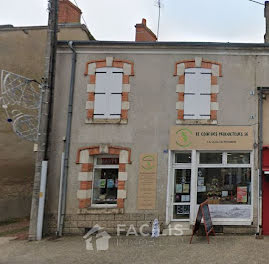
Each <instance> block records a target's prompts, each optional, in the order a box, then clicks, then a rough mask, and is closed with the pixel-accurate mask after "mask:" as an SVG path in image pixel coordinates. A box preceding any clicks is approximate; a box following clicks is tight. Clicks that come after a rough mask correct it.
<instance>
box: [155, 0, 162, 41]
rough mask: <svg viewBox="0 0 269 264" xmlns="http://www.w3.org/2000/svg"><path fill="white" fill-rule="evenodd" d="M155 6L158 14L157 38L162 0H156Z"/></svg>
mask: <svg viewBox="0 0 269 264" xmlns="http://www.w3.org/2000/svg"><path fill="white" fill-rule="evenodd" d="M155 6H157V7H158V9H159V15H158V29H157V40H158V39H159V30H160V20H161V8H162V7H163V4H162V0H156V2H155Z"/></svg>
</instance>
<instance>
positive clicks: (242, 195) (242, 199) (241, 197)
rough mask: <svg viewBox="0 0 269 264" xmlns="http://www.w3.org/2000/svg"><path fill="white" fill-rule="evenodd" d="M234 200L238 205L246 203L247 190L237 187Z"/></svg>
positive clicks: (243, 187)
mask: <svg viewBox="0 0 269 264" xmlns="http://www.w3.org/2000/svg"><path fill="white" fill-rule="evenodd" d="M236 198H237V202H238V203H246V202H247V200H248V188H247V187H245V186H238V187H237V196H236Z"/></svg>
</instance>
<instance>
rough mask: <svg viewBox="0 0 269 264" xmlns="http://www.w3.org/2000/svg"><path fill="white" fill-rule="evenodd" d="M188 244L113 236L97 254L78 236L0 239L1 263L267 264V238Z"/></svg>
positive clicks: (199, 239)
mask: <svg viewBox="0 0 269 264" xmlns="http://www.w3.org/2000/svg"><path fill="white" fill-rule="evenodd" d="M10 239H11V238H10ZM97 240H98V239H97ZM189 240H190V237H189V236H184V237H183V236H181V237H175V236H170V237H159V238H151V237H141V236H140V237H134V236H133V237H131V236H129V237H125V236H120V237H116V236H113V237H111V238H110V240H109V248H108V250H104V251H97V250H96V244H95V242H96V241H95V240H94V239H93V240H92V241H91V242H92V244H95V245H93V248H92V249H93V250H87V249H86V243H85V240H84V239H83V237H81V236H65V237H63V238H59V239H53V238H45V239H43V240H42V241H38V242H28V241H27V240H9V238H6V237H3V238H0V263H1V264H17V263H20V264H23V263H25V264H26V263H27V264H30V263H35V264H43V263H44V264H45V263H46V264H48V263H49V264H50V263H57V264H62V263H63V264H69V263H81V264H84V263H95V264H99V263H100V264H106V263H110V264H112V263H113V264H114V263H115V264H116V263H117V264H118V263H143V264H144V263H166V264H168V263H169V264H172V263H177V264H178V263H184V264H194V263H208V264H209V263H214V264H220V263H225V264H227V263H229V264H232V263H244V264H247V263H251V264H255V263H268V258H269V251H268V247H269V238H268V237H264V239H261V240H257V239H255V237H254V236H225V235H217V236H216V237H211V236H210V244H207V241H206V238H205V237H202V236H201V237H197V236H195V237H194V239H193V244H191V245H190V244H189Z"/></svg>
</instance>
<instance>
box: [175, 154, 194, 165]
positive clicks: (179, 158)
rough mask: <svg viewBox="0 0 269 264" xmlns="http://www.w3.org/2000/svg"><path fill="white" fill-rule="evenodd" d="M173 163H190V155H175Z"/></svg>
mask: <svg viewBox="0 0 269 264" xmlns="http://www.w3.org/2000/svg"><path fill="white" fill-rule="evenodd" d="M175 163H191V153H176V154H175Z"/></svg>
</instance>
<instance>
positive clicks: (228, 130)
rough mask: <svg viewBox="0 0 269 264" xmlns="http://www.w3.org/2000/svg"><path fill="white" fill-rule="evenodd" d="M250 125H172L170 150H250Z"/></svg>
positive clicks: (251, 137)
mask: <svg viewBox="0 0 269 264" xmlns="http://www.w3.org/2000/svg"><path fill="white" fill-rule="evenodd" d="M253 143H254V139H253V128H252V126H196V125H193V126H174V127H172V128H171V129H170V146H169V147H170V149H171V150H192V149H196V150H251V149H253Z"/></svg>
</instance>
